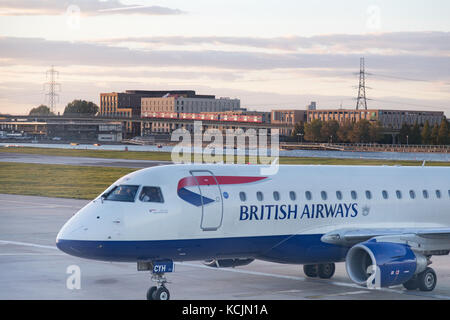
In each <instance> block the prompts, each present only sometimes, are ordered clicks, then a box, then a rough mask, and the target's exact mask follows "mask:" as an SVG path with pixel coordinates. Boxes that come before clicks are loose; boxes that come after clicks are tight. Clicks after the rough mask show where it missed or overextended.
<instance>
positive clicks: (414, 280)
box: [403, 276, 419, 290]
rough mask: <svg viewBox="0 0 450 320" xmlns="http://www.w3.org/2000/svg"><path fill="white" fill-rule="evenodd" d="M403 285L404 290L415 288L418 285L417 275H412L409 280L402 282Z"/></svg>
mask: <svg viewBox="0 0 450 320" xmlns="http://www.w3.org/2000/svg"><path fill="white" fill-rule="evenodd" d="M403 287H404V288H405V289H406V290H416V289H417V288H418V287H419V281H418V280H417V276H414V277H412V278H411V279H410V280H408V281H406V282H405V283H403Z"/></svg>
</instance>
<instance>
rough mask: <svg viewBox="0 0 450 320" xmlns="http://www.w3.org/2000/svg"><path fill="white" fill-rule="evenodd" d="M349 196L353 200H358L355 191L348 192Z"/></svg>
mask: <svg viewBox="0 0 450 320" xmlns="http://www.w3.org/2000/svg"><path fill="white" fill-rule="evenodd" d="M350 195H351V196H352V199H353V200H356V199H358V194H357V193H356V191H355V190H352V191H351V192H350Z"/></svg>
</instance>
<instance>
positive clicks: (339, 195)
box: [336, 191, 342, 200]
mask: <svg viewBox="0 0 450 320" xmlns="http://www.w3.org/2000/svg"><path fill="white" fill-rule="evenodd" d="M336 198H338V200H342V192H340V191H336Z"/></svg>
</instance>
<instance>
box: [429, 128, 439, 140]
mask: <svg viewBox="0 0 450 320" xmlns="http://www.w3.org/2000/svg"><path fill="white" fill-rule="evenodd" d="M438 135H439V126H438V125H437V123H436V124H435V125H434V126H433V129H432V130H431V137H430V139H431V144H438Z"/></svg>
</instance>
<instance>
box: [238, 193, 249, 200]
mask: <svg viewBox="0 0 450 320" xmlns="http://www.w3.org/2000/svg"><path fill="white" fill-rule="evenodd" d="M239 198H241V201H245V200H247V197H246V195H245V192H239Z"/></svg>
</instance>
